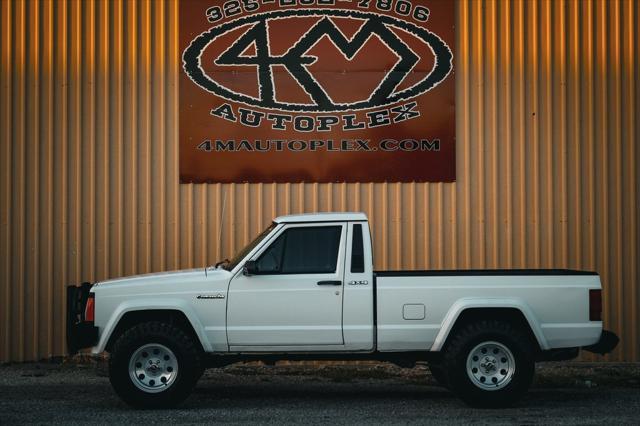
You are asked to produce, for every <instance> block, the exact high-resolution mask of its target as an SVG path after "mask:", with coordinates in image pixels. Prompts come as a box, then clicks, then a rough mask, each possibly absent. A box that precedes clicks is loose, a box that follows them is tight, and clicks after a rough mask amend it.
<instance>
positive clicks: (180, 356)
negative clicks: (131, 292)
mask: <svg viewBox="0 0 640 426" xmlns="http://www.w3.org/2000/svg"><path fill="white" fill-rule="evenodd" d="M149 344H159V345H163V346H164V347H166V348H168V349H170V350H171V352H172V353H173V354H174V355H175V358H176V360H175V361H173V362H175V363H176V366H177V368H175V378H173V379H171V384H170V385H169V386H168V387H167V388H166V389H164V390H160V391H156V392H155V393H150V392H147V391H145V390H142V389H140V388H139V387H138V386H137V385H136V384H134V382H133V380H134V379H132V377H131V376H130V374H129V363H130V360H131V358H132V356H134V355H135V353H136V351H138V349H139V348H141V347H143V346H144V345H149ZM138 353H139V352H138ZM202 365H203V363H202V355H201V350H200V348H199V347H198V346H197V342H194V341H193V339H192V338H191V337H189V335H188V334H187V333H185V331H184V330H182V329H181V328H179V327H177V326H175V325H172V324H167V323H164V322H159V321H151V322H145V323H141V324H138V325H136V326H134V327H132V328H130V329H128V330H127V331H125V332H124V333H123V334H122V335H121V336H120V337H119V338H118V339H117V340H116V342H115V344H114V345H113V350H112V352H111V356H110V359H109V380H110V381H111V385H112V386H113V389H114V390H115V391H116V393H117V394H118V396H120V398H122V399H123V400H124V401H125V402H126V403H127V404H129V405H131V406H133V407H136V408H167V407H175V406H177V405H178V404H180V403H181V402H183V401H184V400H185V399H186V398H187V397H188V396H189V395H190V394H191V392H192V391H193V388H194V387H195V385H196V382H197V381H198V379H199V378H200V376H201V375H202V372H203V367H202ZM171 371H173V368H171ZM134 375H135V374H134Z"/></svg>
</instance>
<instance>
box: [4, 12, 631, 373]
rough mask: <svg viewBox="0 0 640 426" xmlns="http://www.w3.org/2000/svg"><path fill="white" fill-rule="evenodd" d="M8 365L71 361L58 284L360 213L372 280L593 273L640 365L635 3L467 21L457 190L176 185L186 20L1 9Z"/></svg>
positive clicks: (460, 69)
mask: <svg viewBox="0 0 640 426" xmlns="http://www.w3.org/2000/svg"><path fill="white" fill-rule="evenodd" d="M0 8H1V11H0V15H1V17H0V25H1V27H0V43H1V55H2V65H1V67H0V81H1V87H0V90H1V92H0V98H1V102H0V133H1V136H0V138H1V140H2V145H1V154H0V155H1V157H0V174H1V178H0V184H1V186H0V214H1V223H2V225H1V229H0V231H1V235H0V285H1V290H0V291H1V293H0V302H1V303H0V360H1V361H8V360H31V359H37V358H43V357H48V356H52V355H54V356H55V355H61V354H63V353H64V330H63V328H64V308H65V301H64V288H65V285H66V284H67V283H77V282H80V281H84V280H100V279H104V278H108V277H116V276H121V275H128V274H134V273H140V272H149V271H159V270H164V269H173V268H185V267H191V266H202V265H205V264H211V263H213V262H214V261H215V260H217V259H220V258H223V257H225V256H229V255H231V254H232V253H233V252H234V251H235V250H237V249H238V248H239V247H240V246H242V245H243V244H245V243H246V242H247V241H248V240H249V239H250V238H251V237H252V236H253V235H254V234H256V233H257V232H258V231H259V230H260V229H261V228H262V227H264V226H265V225H266V224H267V223H268V222H269V221H270V219H271V218H272V217H274V216H276V215H280V214H285V213H292V212H302V211H307V212H312V211H327V210H363V211H365V212H367V214H368V215H369V217H370V218H371V221H372V227H373V231H374V237H375V252H376V267H377V268H381V269H385V268H497V267H500V268H502V267H504V268H510V267H527V268H538V267H559V268H579V269H592V270H597V271H598V272H599V273H600V274H602V277H603V280H604V286H605V289H606V298H605V304H606V306H605V317H606V323H607V326H608V327H610V328H611V329H613V330H615V331H616V332H618V333H619V334H620V336H621V338H622V341H621V344H620V347H619V349H618V350H616V352H615V353H614V354H613V355H612V356H611V357H609V358H608V359H612V360H613V359H615V360H635V361H638V360H640V342H639V335H638V334H639V331H638V330H639V328H638V306H639V304H640V296H639V294H638V288H639V286H640V283H639V281H640V274H639V272H638V264H639V263H640V253H639V247H638V246H639V244H640V229H639V225H640V209H639V206H638V201H639V199H640V183H639V180H638V164H639V163H640V153H639V151H640V147H638V141H639V134H640V129H639V126H638V123H639V122H640V87H639V86H640V78H639V77H640V74H639V72H640V71H639V63H638V62H639V60H638V57H640V51H639V50H640V49H639V45H640V40H639V31H638V26H639V24H640V20H639V19H638V18H639V16H638V15H639V9H640V7H639V6H638V3H637V2H635V1H619V2H614V1H611V2H606V1H567V2H565V1H549V2H544V1H539V2H536V1H517V2H508V1H497V2H490V1H486V2H481V1H468V2H460V3H458V4H457V12H456V16H457V17H456V27H457V34H458V40H457V43H456V50H455V58H456V79H457V100H456V102H457V150H458V155H457V166H458V182H457V183H455V184H394V183H389V184H365V183H363V184H348V185H344V184H321V185H318V184H290V185H289V184H280V185H272V184H261V185H255V184H254V185H179V184H178V142H177V141H178V102H177V101H178V73H179V58H180V51H179V46H178V28H177V26H178V5H177V4H176V3H174V2H154V1H152V2H134V1H126V2H118V1H104V2H96V3H94V2H80V1H77V2H76V1H74V2H66V1H3V2H1V5H0Z"/></svg>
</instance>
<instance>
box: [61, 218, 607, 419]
mask: <svg viewBox="0 0 640 426" xmlns="http://www.w3.org/2000/svg"><path fill="white" fill-rule="evenodd" d="M371 247H372V246H371V236H370V232H369V226H368V222H367V217H366V216H365V215H364V214H363V213H323V214H303V215H294V216H284V217H279V218H277V219H275V220H274V222H273V223H272V224H271V226H269V227H268V228H267V229H266V230H265V231H264V232H262V233H261V234H260V235H259V236H258V237H257V238H256V239H255V240H254V241H253V242H251V243H250V244H249V245H248V246H246V247H245V248H244V249H242V250H241V251H240V252H239V253H238V254H237V255H236V256H235V257H234V258H233V259H232V260H230V261H224V262H220V263H218V264H217V265H216V266H214V267H208V268H204V269H193V270H186V271H178V272H165V273H155V274H148V275H140V276H133V277H129V278H122V279H115V280H109V281H103V282H98V283H96V284H93V285H91V284H88V283H85V284H83V285H81V286H78V287H76V286H70V287H69V288H68V294H67V312H68V319H67V321H68V323H67V340H68V346H69V352H70V353H72V354H73V353H75V352H77V350H78V349H80V348H87V347H91V346H92V347H93V349H92V352H93V353H95V354H98V353H102V352H103V351H107V352H108V353H109V354H110V357H109V377H110V381H111V384H112V385H113V388H114V389H115V391H116V393H117V394H118V395H119V396H120V397H121V398H122V399H123V400H124V401H126V402H127V403H129V404H130V405H133V406H136V407H147V408H149V407H151V408H152V407H167V406H173V405H176V404H178V403H180V402H181V401H183V400H184V399H185V398H186V397H187V396H188V395H189V394H190V393H191V391H192V390H193V388H194V386H195V384H196V382H197V381H198V379H199V378H200V376H201V375H202V373H203V371H204V369H205V368H207V367H221V366H224V365H228V364H231V363H235V362H241V361H253V360H263V361H265V362H268V363H273V362H275V361H278V360H378V361H388V362H392V363H396V364H398V365H400V366H406V367H411V366H413V365H415V363H416V362H428V364H429V367H430V369H431V372H432V373H433V376H434V378H435V379H436V380H437V381H438V382H439V383H440V384H442V385H443V386H446V387H447V388H448V389H450V390H451V391H453V392H454V393H455V394H457V395H458V396H459V397H461V398H462V399H463V400H464V401H466V402H467V403H469V404H471V405H474V406H481V407H500V406H506V405H510V404H512V403H514V402H515V401H516V400H518V398H520V397H521V396H522V395H523V393H525V392H526V390H527V389H528V387H529V385H530V383H531V381H532V378H533V374H534V363H535V362H536V361H544V360H563V359H571V358H573V357H575V356H577V354H578V351H579V349H580V348H584V349H587V350H590V351H592V352H596V353H600V354H604V353H607V352H610V351H611V350H612V349H613V348H614V347H615V346H616V344H617V342H618V338H617V336H616V335H615V334H613V333H610V332H607V331H603V329H602V321H601V285H600V279H599V277H598V275H597V274H596V273H593V272H581V271H570V270H459V271H441V270H437V271H398V272H395V271H374V269H373V253H372V248H371Z"/></svg>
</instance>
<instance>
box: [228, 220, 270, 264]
mask: <svg viewBox="0 0 640 426" xmlns="http://www.w3.org/2000/svg"><path fill="white" fill-rule="evenodd" d="M276 226H278V224H277V223H275V222H273V223H272V224H271V225H270V226H269V227H268V228H267V229H265V230H264V231H262V232H261V233H260V235H258V236H257V237H256V238H255V239H254V240H253V241H251V242H250V243H249V244H248V245H247V246H246V247H245V248H243V249H242V250H240V251H239V252H238V253H236V255H235V256H234V257H233V259H231V260H230V261H229V263H227V264H226V265H224V269H226V270H227V271H231V270H233V268H235V267H236V266H237V265H238V263H240V262H241V261H242V259H244V258H245V256H246V255H247V254H249V252H250V251H251V250H253V249H254V248H255V247H256V246H257V245H258V244H260V242H261V241H262V240H264V238H265V237H266V236H267V235H269V233H270V232H271V231H273V228H275V227H276Z"/></svg>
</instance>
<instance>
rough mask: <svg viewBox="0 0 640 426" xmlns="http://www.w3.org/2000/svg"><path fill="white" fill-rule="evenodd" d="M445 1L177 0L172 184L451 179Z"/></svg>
mask: <svg viewBox="0 0 640 426" xmlns="http://www.w3.org/2000/svg"><path fill="white" fill-rule="evenodd" d="M453 24H454V2H452V1H448V0H446V1H437V0H430V1H418V0H413V1H411V0H229V1H215V0H196V1H182V2H180V45H181V54H182V61H181V63H182V69H181V75H180V179H181V181H182V182H413V181H415V182H427V181H438V182H443V181H445V182H446V181H453V180H455V103H454V102H455V82H454V68H453V67H454V62H453V50H452V49H453V45H454V40H455V33H454V26H453Z"/></svg>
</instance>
